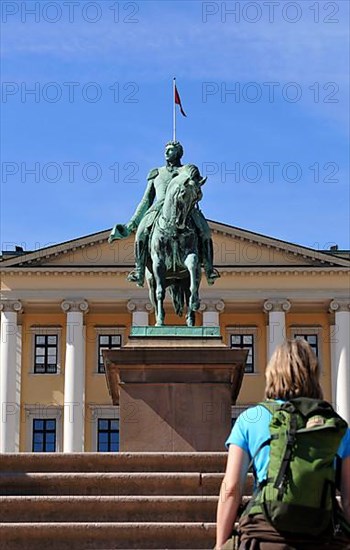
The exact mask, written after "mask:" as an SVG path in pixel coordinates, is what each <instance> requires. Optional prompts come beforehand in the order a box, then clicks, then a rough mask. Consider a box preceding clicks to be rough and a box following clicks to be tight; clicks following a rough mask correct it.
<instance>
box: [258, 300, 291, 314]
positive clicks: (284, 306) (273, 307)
mask: <svg viewBox="0 0 350 550" xmlns="http://www.w3.org/2000/svg"><path fill="white" fill-rule="evenodd" d="M290 308H291V303H290V301H289V300H287V299H286V298H269V299H268V300H266V301H265V302H264V311H265V312H266V313H270V312H274V311H282V312H285V313H287V311H289V310H290Z"/></svg>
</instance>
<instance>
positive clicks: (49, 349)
mask: <svg viewBox="0 0 350 550" xmlns="http://www.w3.org/2000/svg"><path fill="white" fill-rule="evenodd" d="M57 343H58V335H57V334H42V335H41V334H40V335H39V334H36V335H35V344H34V372H35V373H37V374H56V373H57Z"/></svg>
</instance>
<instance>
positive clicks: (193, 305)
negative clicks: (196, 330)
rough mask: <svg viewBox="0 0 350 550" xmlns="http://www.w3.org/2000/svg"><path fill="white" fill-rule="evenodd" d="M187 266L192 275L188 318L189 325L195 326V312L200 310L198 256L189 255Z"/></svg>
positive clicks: (186, 260)
mask: <svg viewBox="0 0 350 550" xmlns="http://www.w3.org/2000/svg"><path fill="white" fill-rule="evenodd" d="M184 264H185V266H186V267H187V269H188V272H189V274H190V299H189V304H188V313H187V316H186V322H187V325H189V326H193V325H194V312H195V311H197V310H198V309H199V305H200V301H199V293H198V289H199V282H200V266H199V260H198V256H197V254H189V255H188V256H187V258H186V259H185V261H184Z"/></svg>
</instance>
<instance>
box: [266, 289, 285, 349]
mask: <svg viewBox="0 0 350 550" xmlns="http://www.w3.org/2000/svg"><path fill="white" fill-rule="evenodd" d="M290 307H291V304H290V302H289V301H288V300H286V299H273V298H271V299H269V300H266V302H265V303H264V310H265V312H266V313H268V314H269V325H268V327H267V334H268V340H267V351H268V360H269V359H270V358H271V356H272V354H273V352H274V351H275V349H276V347H277V346H279V345H280V344H283V342H284V341H285V339H286V336H287V335H286V312H287V311H289V310H290Z"/></svg>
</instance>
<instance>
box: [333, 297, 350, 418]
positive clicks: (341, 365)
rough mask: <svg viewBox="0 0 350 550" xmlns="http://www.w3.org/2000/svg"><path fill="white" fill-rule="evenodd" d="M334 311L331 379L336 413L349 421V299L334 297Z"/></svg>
mask: <svg viewBox="0 0 350 550" xmlns="http://www.w3.org/2000/svg"><path fill="white" fill-rule="evenodd" d="M330 311H331V312H335V333H334V364H333V365H332V373H333V376H332V379H333V380H334V382H335V388H334V395H335V406H336V410H337V413H338V414H340V416H342V417H343V418H344V419H345V420H346V421H347V422H348V423H349V422H350V300H349V298H344V299H335V300H332V302H331V303H330Z"/></svg>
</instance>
